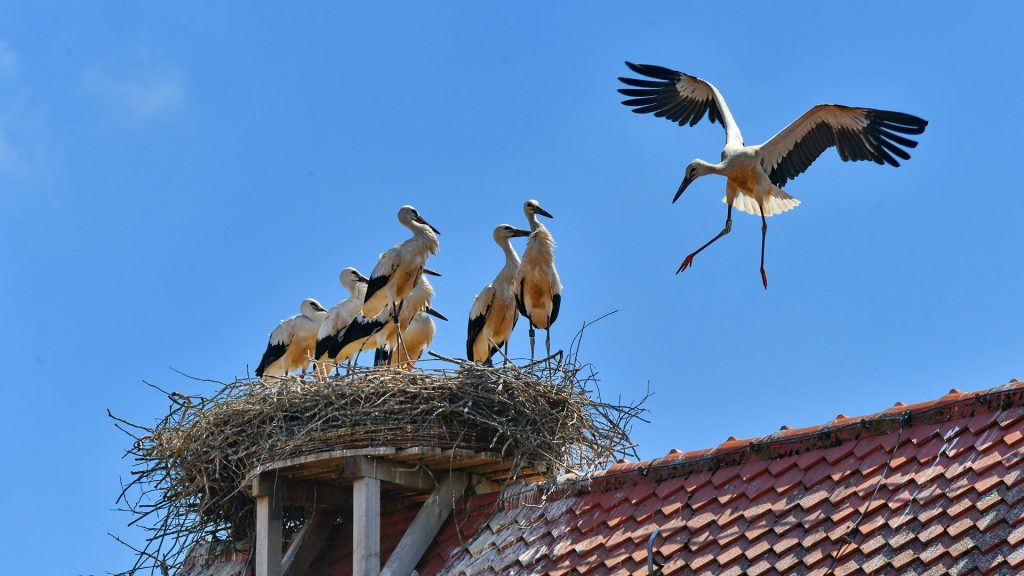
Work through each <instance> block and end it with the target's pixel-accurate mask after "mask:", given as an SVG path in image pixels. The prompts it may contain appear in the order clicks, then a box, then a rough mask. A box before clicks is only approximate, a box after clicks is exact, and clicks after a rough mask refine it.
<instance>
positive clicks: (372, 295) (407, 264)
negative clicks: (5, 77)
mask: <svg viewBox="0 0 1024 576" xmlns="http://www.w3.org/2000/svg"><path fill="white" fill-rule="evenodd" d="M398 221H399V222H401V223H402V225H403V226H405V227H406V228H408V229H409V230H411V231H412V238H409V239H408V240H406V241H405V242H402V243H401V244H398V245H396V246H394V247H393V248H391V249H390V250H388V251H387V252H385V253H383V254H381V256H380V260H379V261H378V262H377V265H376V266H374V268H373V272H372V273H370V282H369V285H368V286H367V288H366V298H365V300H364V302H363V315H364V316H366V317H368V318H373V317H375V316H377V315H378V314H380V313H381V311H382V310H384V309H385V307H387V309H388V310H390V312H391V321H392V322H393V323H395V324H398V314H399V309H398V307H399V302H401V300H402V299H403V298H405V297H406V296H407V295H408V294H409V292H411V291H412V289H413V287H414V286H415V285H416V283H417V281H418V280H419V278H420V274H421V272H423V265H424V264H425V263H426V262H427V257H428V256H429V255H431V254H437V249H438V242H437V236H436V235H437V234H440V232H438V231H437V228H434V227H433V226H431V225H430V224H429V223H428V222H427V221H426V220H424V219H423V218H422V217H421V216H420V214H419V212H417V211H416V209H415V208H413V207H412V206H402V207H401V208H400V209H399V210H398ZM417 312H418V310H417ZM398 345H399V347H400V348H401V347H403V344H402V334H401V330H399V333H398Z"/></svg>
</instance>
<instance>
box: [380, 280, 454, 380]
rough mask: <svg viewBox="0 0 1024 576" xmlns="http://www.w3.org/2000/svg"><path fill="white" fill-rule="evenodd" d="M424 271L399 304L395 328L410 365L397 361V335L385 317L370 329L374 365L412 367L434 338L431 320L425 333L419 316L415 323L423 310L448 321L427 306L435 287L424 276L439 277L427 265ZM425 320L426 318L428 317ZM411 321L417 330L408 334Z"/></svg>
mask: <svg viewBox="0 0 1024 576" xmlns="http://www.w3.org/2000/svg"><path fill="white" fill-rule="evenodd" d="M423 274H424V275H423V276H420V280H419V282H417V283H416V286H414V287H413V289H412V291H411V292H409V295H408V296H406V297H405V298H404V299H403V300H402V301H401V302H400V303H399V305H398V307H399V312H398V328H399V329H400V330H401V333H402V343H403V344H404V346H405V347H406V349H407V351H408V353H409V357H408V358H407V359H406V360H408V361H409V364H406V363H403V362H400V360H401V358H400V357H399V354H398V336H397V332H396V331H395V324H393V323H391V322H385V321H384V320H385V318H383V317H382V316H378V322H377V323H376V324H375V325H374V326H373V327H372V328H371V329H372V330H374V332H373V339H374V343H375V346H376V349H377V350H376V352H375V353H374V362H373V364H374V366H385V365H392V366H398V365H402V366H403V367H406V366H408V367H411V362H412V361H415V360H418V359H419V357H420V356H421V355H423V352H424V351H425V350H426V349H427V346H429V345H430V341H431V340H433V338H434V322H433V321H432V320H430V330H429V333H428V332H427V331H426V328H427V327H426V326H425V323H424V320H423V319H421V320H419V322H416V318H418V317H419V315H420V314H421V313H423V314H429V315H431V316H433V317H435V318H440V319H441V320H445V321H447V320H448V319H447V318H445V317H444V315H442V314H441V313H440V312H438V311H437V310H434V309H433V308H431V307H430V301H431V300H432V299H433V298H434V287H433V286H432V285H431V284H430V282H429V281H428V280H427V277H426V275H427V274H429V275H431V276H440V274H438V273H437V272H433V271H431V270H427V269H426V268H424V269H423ZM381 314H382V315H383V314H386V311H383V312H381ZM426 320H429V318H427V319H426ZM414 324H415V325H416V326H415V327H416V333H415V334H407V331H408V330H411V329H412V328H413V325H414Z"/></svg>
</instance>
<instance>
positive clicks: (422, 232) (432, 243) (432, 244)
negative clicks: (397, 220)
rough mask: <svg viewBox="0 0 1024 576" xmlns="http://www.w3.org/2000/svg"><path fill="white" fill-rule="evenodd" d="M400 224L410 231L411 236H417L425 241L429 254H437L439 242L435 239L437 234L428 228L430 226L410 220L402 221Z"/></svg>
mask: <svg viewBox="0 0 1024 576" xmlns="http://www.w3.org/2000/svg"><path fill="white" fill-rule="evenodd" d="M402 224H405V227H406V228H408V229H409V230H411V231H412V236H413V238H418V239H420V240H422V241H423V242H425V243H426V245H427V250H429V251H430V253H431V254H437V248H438V246H439V243H438V241H437V235H436V234H434V231H433V230H431V229H430V226H427V225H425V224H420V223H419V222H414V221H412V220H410V221H409V222H402Z"/></svg>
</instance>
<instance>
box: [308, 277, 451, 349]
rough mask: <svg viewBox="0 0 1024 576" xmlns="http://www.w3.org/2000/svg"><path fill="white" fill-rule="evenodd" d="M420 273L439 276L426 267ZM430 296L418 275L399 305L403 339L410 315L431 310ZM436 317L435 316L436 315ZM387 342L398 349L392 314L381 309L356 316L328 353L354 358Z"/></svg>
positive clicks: (430, 292) (422, 279) (431, 294)
mask: <svg viewBox="0 0 1024 576" xmlns="http://www.w3.org/2000/svg"><path fill="white" fill-rule="evenodd" d="M423 274H424V275H427V274H429V275H431V276H440V274H438V273H437V272H434V271H432V270H428V269H426V268H424V269H423ZM433 297H434V288H433V286H431V284H430V282H429V281H427V279H426V277H425V276H423V275H421V276H420V279H419V282H417V283H416V286H414V287H413V289H412V291H410V292H409V294H408V295H407V296H406V297H405V298H404V299H403V301H402V303H401V304H400V305H399V308H400V310H399V314H398V325H399V327H401V329H402V332H403V336H404V332H405V329H406V327H408V325H409V322H410V321H411V320H412V318H413V316H415V315H416V313H417V312H420V311H423V310H426V309H428V308H429V307H430V300H431V299H432V298H433ZM435 314H437V313H436V312H435ZM437 316H438V317H439V318H444V316H441V315H440V314H437ZM389 343H390V344H391V345H392V347H393V349H397V341H396V337H395V324H394V323H392V321H391V311H390V310H388V309H384V310H381V311H380V313H378V314H377V316H375V317H367V316H365V315H363V314H358V315H357V316H356V317H355V319H354V320H352V322H351V323H350V324H349V325H348V327H347V328H346V329H345V331H344V332H342V333H341V334H339V335H338V336H337V338H336V339H335V340H334V341H332V343H331V346H330V348H329V349H328V354H331V353H333V354H336V355H337V356H338V357H340V358H353V357H355V356H356V355H357V354H359V353H360V352H362V351H363V350H368V349H370V348H381V347H385V346H388V344H389ZM375 358H376V356H375ZM375 364H376V362H375Z"/></svg>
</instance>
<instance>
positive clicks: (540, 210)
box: [535, 206, 555, 220]
mask: <svg viewBox="0 0 1024 576" xmlns="http://www.w3.org/2000/svg"><path fill="white" fill-rule="evenodd" d="M535 211H536V212H537V214H540V215H541V216H547V217H548V218H551V219H552V220H554V219H555V217H554V216H552V215H551V213H550V212H548V211H547V210H545V209H543V208H541V207H540V206H537V208H535Z"/></svg>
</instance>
